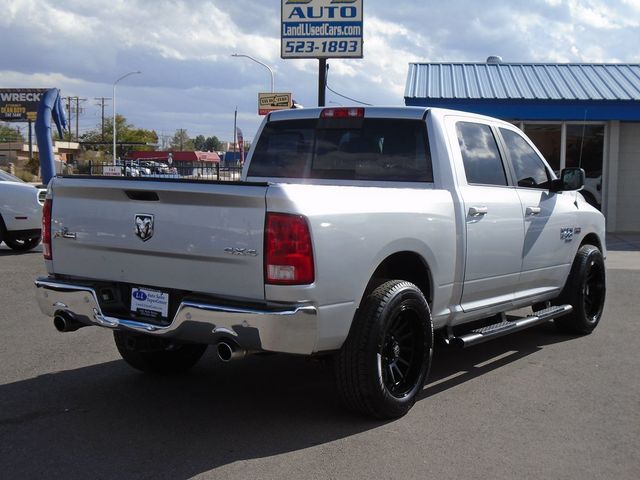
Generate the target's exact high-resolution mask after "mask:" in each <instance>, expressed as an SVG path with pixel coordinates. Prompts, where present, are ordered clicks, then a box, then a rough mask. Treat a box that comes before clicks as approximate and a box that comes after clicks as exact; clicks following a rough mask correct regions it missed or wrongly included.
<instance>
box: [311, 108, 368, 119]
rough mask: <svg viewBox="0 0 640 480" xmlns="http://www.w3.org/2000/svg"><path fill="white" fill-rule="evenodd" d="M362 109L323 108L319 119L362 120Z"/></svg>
mask: <svg viewBox="0 0 640 480" xmlns="http://www.w3.org/2000/svg"><path fill="white" fill-rule="evenodd" d="M362 117H364V108H325V109H324V110H322V112H321V113H320V118H362Z"/></svg>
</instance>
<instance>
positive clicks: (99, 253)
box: [52, 177, 267, 299]
mask: <svg viewBox="0 0 640 480" xmlns="http://www.w3.org/2000/svg"><path fill="white" fill-rule="evenodd" d="M266 190H267V185H266V184H223V183H203V182H188V183H186V182H185V183H183V182H162V181H140V180H137V181H136V180H134V181H130V180H117V179H113V180H111V179H103V178H102V179H87V178H68V177H67V178H57V179H55V180H54V182H53V183H52V191H53V212H52V251H53V264H52V266H53V271H54V272H55V273H56V274H61V275H71V276H77V277H84V278H90V279H91V278H93V279H100V280H107V281H115V282H126V283H131V284H139V285H140V286H155V287H164V288H175V289H180V290H189V291H195V292H203V293H209V294H214V295H225V296H232V297H244V298H255V299H263V298H264V279H263V256H262V253H263V234H264V221H265V194H266ZM151 224H152V225H151ZM149 227H152V228H149ZM137 228H138V229H139V231H138V233H136V229H137Z"/></svg>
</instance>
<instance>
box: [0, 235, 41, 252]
mask: <svg viewBox="0 0 640 480" xmlns="http://www.w3.org/2000/svg"><path fill="white" fill-rule="evenodd" d="M40 239H41V236H40V235H38V236H37V237H32V238H27V239H19V238H14V237H12V236H11V234H10V233H7V234H6V235H5V236H4V237H3V240H4V243H6V244H7V246H8V247H9V248H11V249H12V250H16V251H18V252H25V251H27V250H31V249H33V248H35V247H37V246H38V244H39V243H40Z"/></svg>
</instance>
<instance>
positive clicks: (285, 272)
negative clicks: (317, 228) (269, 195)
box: [264, 213, 315, 285]
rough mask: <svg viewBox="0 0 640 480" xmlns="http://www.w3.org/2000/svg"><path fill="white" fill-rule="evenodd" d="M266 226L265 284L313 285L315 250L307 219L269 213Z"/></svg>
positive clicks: (298, 216)
mask: <svg viewBox="0 0 640 480" xmlns="http://www.w3.org/2000/svg"><path fill="white" fill-rule="evenodd" d="M265 223H266V225H265V257H264V259H265V260H264V275H265V283H270V284H275V285H306V284H309V283H313V281H314V279H315V274H314V269H313V248H312V246H311V234H310V233H309V226H308V225H307V221H306V219H305V218H304V217H302V216H300V215H290V214H286V213H267V220H266V222H265Z"/></svg>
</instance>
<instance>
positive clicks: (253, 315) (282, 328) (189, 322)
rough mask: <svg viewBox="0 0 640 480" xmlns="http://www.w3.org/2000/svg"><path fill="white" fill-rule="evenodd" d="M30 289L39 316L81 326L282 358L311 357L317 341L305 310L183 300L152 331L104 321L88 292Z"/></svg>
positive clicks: (53, 283)
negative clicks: (67, 318) (61, 317)
mask: <svg viewBox="0 0 640 480" xmlns="http://www.w3.org/2000/svg"><path fill="white" fill-rule="evenodd" d="M35 285H36V298H37V300H38V304H39V306H40V310H41V311H42V313H44V314H45V315H48V316H49V317H53V316H55V315H56V314H60V313H66V314H68V315H71V316H72V317H73V318H74V319H75V320H77V321H79V322H81V323H84V324H86V325H95V326H98V327H105V328H110V329H114V330H126V331H131V332H137V333H142V334H147V335H153V336H158V337H163V338H167V339H173V340H178V341H186V342H196V343H207V344H216V343H218V342H220V341H222V340H225V341H233V342H235V343H236V344H237V345H238V346H240V347H243V348H246V349H249V350H265V351H271V352H283V353H298V354H311V353H313V351H314V348H315V345H316V341H317V330H318V329H317V309H316V308H315V307H314V306H311V305H284V306H277V307H274V308H269V309H268V310H257V309H251V308H245V307H242V306H237V307H236V306H228V305H224V306H223V305H216V304H215V302H213V301H212V302H211V303H209V302H202V301H189V300H187V299H185V300H183V301H182V302H181V303H180V306H179V307H178V310H177V311H176V314H175V316H174V317H173V319H172V320H171V322H170V323H169V325H166V326H158V325H154V324H151V323H144V322H140V321H134V320H131V319H127V318H116V317H110V316H107V315H104V314H103V312H102V310H101V309H100V305H99V303H98V300H97V296H96V292H95V290H94V289H93V288H91V287H90V286H86V285H81V284H79V283H77V282H74V283H68V282H66V281H60V280H53V279H49V278H39V279H38V280H36V282H35Z"/></svg>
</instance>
